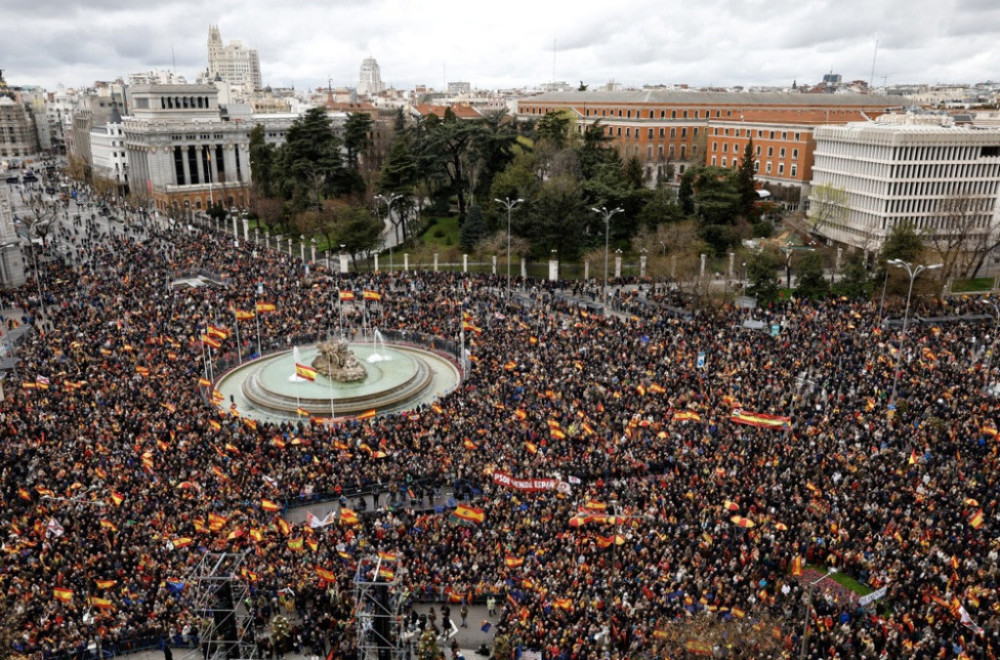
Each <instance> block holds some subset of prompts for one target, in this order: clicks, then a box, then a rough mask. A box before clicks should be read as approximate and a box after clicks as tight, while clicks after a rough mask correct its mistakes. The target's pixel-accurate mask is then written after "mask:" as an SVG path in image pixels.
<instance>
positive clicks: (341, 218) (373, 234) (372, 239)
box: [336, 205, 382, 259]
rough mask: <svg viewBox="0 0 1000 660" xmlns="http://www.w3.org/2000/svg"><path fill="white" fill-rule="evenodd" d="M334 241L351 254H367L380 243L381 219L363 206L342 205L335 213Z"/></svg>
mask: <svg viewBox="0 0 1000 660" xmlns="http://www.w3.org/2000/svg"><path fill="white" fill-rule="evenodd" d="M336 226H337V231H336V241H337V242H338V243H339V244H343V245H344V246H345V248H346V249H347V251H348V252H349V253H350V254H351V257H352V259H356V258H357V255H359V254H362V255H365V257H366V258H367V256H368V255H369V254H371V253H372V252H374V251H375V250H377V249H378V248H379V247H380V246H381V245H382V221H381V220H379V219H378V218H376V217H375V216H374V215H372V213H371V212H370V211H369V210H368V209H367V208H366V207H364V206H361V205H350V206H346V207H342V208H340V209H338V210H337V213H336Z"/></svg>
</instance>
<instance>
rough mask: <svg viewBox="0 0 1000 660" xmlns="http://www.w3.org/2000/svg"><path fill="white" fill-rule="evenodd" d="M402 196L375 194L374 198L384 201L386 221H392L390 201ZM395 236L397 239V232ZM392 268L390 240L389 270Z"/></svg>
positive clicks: (390, 243) (383, 229) (390, 245)
mask: <svg viewBox="0 0 1000 660" xmlns="http://www.w3.org/2000/svg"><path fill="white" fill-rule="evenodd" d="M402 198H403V195H401V194H390V195H389V196H388V197H386V196H385V195H375V199H376V200H381V201H382V202H384V203H385V221H386V222H392V203H393V202H395V201H396V200H397V199H402ZM377 210H378V209H376V211H377ZM382 231H383V232H385V227H383V228H382ZM396 238H397V239H398V238H399V235H398V234H397V235H396ZM392 268H393V265H392V242H391V241H390V242H389V271H390V272H391V271H392Z"/></svg>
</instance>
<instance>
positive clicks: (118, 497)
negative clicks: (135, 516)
mask: <svg viewBox="0 0 1000 660" xmlns="http://www.w3.org/2000/svg"><path fill="white" fill-rule="evenodd" d="M111 501H112V502H114V503H115V506H121V505H122V502H124V501H125V496H124V495H122V494H121V493H119V492H116V491H111Z"/></svg>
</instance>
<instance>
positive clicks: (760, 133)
mask: <svg viewBox="0 0 1000 660" xmlns="http://www.w3.org/2000/svg"><path fill="white" fill-rule="evenodd" d="M720 130H721V131H722V135H729V129H728V128H722V129H720V128H719V127H718V126H716V127H715V129H714V131H713V133H712V134H713V135H719V131H720ZM741 131H742V133H741ZM754 132H756V133H757V135H756V136H755V135H754ZM765 133H766V134H767V135H765ZM741 134H743V135H746V137H758V138H761V139H767V140H775V139H777V138H776V137H775V136H777V135H778V134H779V132H778V131H765V130H763V129H756V131H754V130H753V129H750V128H747V129H740V128H734V129H733V136H734V137H740V135H741ZM780 135H781V139H782V140H787V139H788V131H781V132H780ZM792 135H793V136H794V137H793V139H794V140H795V141H796V142H801V141H802V134H801V133H799V132H795V133H792Z"/></svg>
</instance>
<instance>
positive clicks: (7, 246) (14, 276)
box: [0, 166, 25, 288]
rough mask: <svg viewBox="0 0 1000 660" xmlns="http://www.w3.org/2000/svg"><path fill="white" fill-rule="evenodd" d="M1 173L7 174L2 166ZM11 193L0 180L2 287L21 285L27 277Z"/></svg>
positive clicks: (0, 261)
mask: <svg viewBox="0 0 1000 660" xmlns="http://www.w3.org/2000/svg"><path fill="white" fill-rule="evenodd" d="M0 175H6V170H5V169H4V168H3V167H2V166H0ZM9 194H10V187H9V186H8V185H7V184H6V183H3V182H2V181H0V288H14V287H19V286H21V285H22V284H24V279H25V278H24V257H23V255H22V254H21V241H20V239H18V236H17V232H15V230H14V213H13V210H12V209H11V205H10V197H9Z"/></svg>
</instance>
